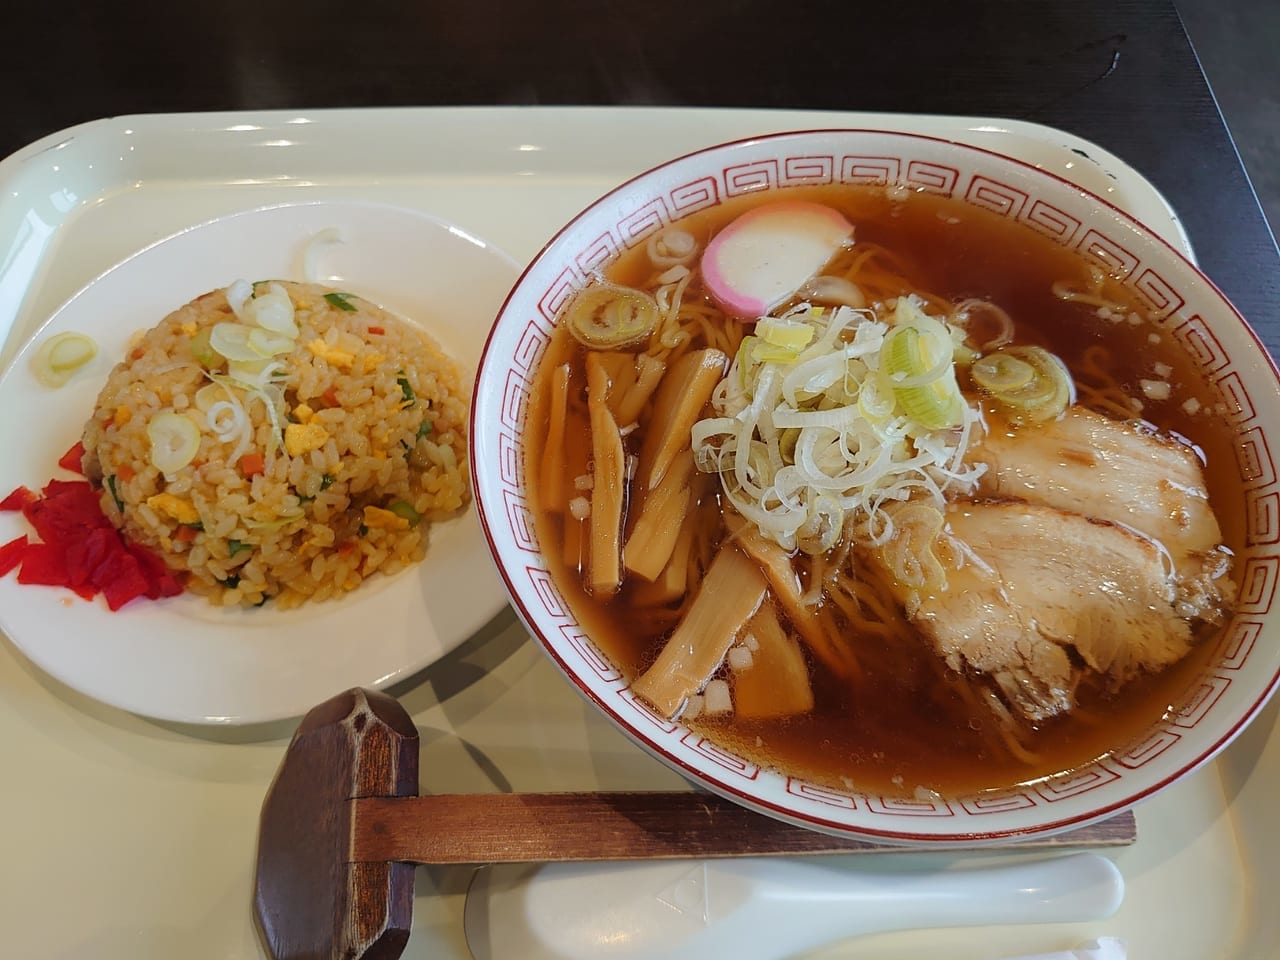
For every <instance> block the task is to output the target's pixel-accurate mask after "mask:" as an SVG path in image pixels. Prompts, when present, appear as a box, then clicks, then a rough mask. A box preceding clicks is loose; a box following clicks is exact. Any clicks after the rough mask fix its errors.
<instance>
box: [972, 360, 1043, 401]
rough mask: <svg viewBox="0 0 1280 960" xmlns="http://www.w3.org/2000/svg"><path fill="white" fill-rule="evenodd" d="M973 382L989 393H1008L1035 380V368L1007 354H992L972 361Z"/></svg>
mask: <svg viewBox="0 0 1280 960" xmlns="http://www.w3.org/2000/svg"><path fill="white" fill-rule="evenodd" d="M971 369H972V371H973V382H974V383H976V384H977V385H978V386H979V387H981V388H982V389H983V390H987V391H989V392H991V393H1009V392H1011V391H1014V390H1018V389H1020V388H1022V387H1025V386H1026V385H1027V384H1028V383H1030V382H1031V381H1032V380H1034V379H1035V376H1036V370H1035V367H1033V366H1031V364H1029V363H1027V362H1026V361H1025V360H1020V359H1018V358H1017V357H1015V356H1011V355H1010V354H1007V353H993V354H990V355H988V356H985V357H981V358H979V359H978V360H976V361H974V364H973V367H972V368H971Z"/></svg>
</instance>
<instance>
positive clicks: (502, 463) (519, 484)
mask: <svg viewBox="0 0 1280 960" xmlns="http://www.w3.org/2000/svg"><path fill="white" fill-rule="evenodd" d="M842 183H846V184H860V185H866V186H871V187H880V188H893V189H906V190H911V191H922V192H928V193H935V194H939V195H943V196H947V197H951V198H954V199H956V200H960V201H962V202H964V203H965V204H969V205H972V206H974V207H980V208H982V209H984V210H987V211H991V212H993V213H995V214H997V215H999V216H1002V217H1006V218H1010V219H1013V220H1016V221H1019V222H1020V223H1022V224H1025V225H1026V226H1027V227H1028V228H1030V229H1033V230H1035V231H1037V232H1038V233H1040V234H1042V235H1043V236H1045V237H1048V238H1049V239H1050V240H1051V241H1053V242H1054V243H1056V244H1059V245H1061V246H1063V247H1066V248H1069V249H1072V250H1075V251H1078V252H1079V253H1080V254H1081V255H1082V256H1083V257H1085V258H1088V259H1090V260H1092V261H1094V262H1096V263H1097V264H1098V265H1099V266H1101V267H1102V268H1104V269H1105V270H1106V271H1107V272H1108V273H1110V274H1113V275H1115V276H1119V277H1122V278H1123V281H1124V283H1125V284H1126V285H1127V287H1128V288H1129V289H1130V290H1131V291H1132V292H1133V294H1135V295H1136V297H1137V299H1138V300H1139V301H1140V302H1142V303H1143V304H1145V305H1146V307H1147V308H1148V313H1149V316H1150V319H1151V323H1152V324H1153V325H1154V329H1155V330H1156V331H1158V333H1159V334H1160V335H1161V336H1168V337H1170V338H1172V340H1173V341H1174V342H1176V343H1177V344H1178V345H1179V348H1180V349H1181V350H1183V351H1185V353H1186V354H1187V356H1188V357H1189V358H1190V359H1191V361H1192V362H1193V363H1194V365H1195V367H1197V368H1198V369H1199V370H1200V372H1201V373H1202V374H1203V376H1204V378H1205V380H1206V382H1207V383H1209V384H1211V385H1212V389H1213V390H1214V391H1216V393H1217V395H1218V396H1219V397H1220V403H1219V404H1218V405H1217V408H1216V411H1215V415H1216V416H1217V417H1218V419H1219V421H1220V429H1221V430H1224V431H1229V432H1230V435H1231V438H1232V439H1231V446H1232V449H1233V450H1234V452H1235V463H1234V464H1233V466H1232V469H1233V470H1234V472H1235V475H1236V476H1238V480H1239V493H1240V496H1239V498H1238V502H1233V503H1228V504H1218V505H1217V509H1218V510H1219V512H1220V513H1222V512H1226V513H1228V514H1232V516H1230V517H1228V518H1225V521H1224V523H1225V524H1226V525H1230V524H1231V523H1235V524H1236V525H1237V528H1238V529H1242V530H1243V531H1244V535H1243V538H1242V539H1243V541H1244V544H1245V546H1244V549H1243V550H1242V551H1241V552H1240V555H1238V556H1237V558H1236V565H1235V567H1234V574H1233V576H1234V578H1235V579H1236V581H1237V582H1238V583H1239V585H1240V595H1239V600H1238V604H1237V608H1236V612H1235V614H1234V616H1233V617H1232V619H1231V620H1230V621H1229V622H1228V624H1227V625H1226V627H1225V629H1223V630H1222V631H1221V633H1220V634H1219V635H1218V639H1217V640H1216V641H1215V642H1216V648H1215V651H1214V653H1213V655H1212V657H1211V659H1210V663H1209V667H1208V668H1207V669H1206V670H1205V671H1204V672H1203V673H1202V674H1201V675H1200V676H1199V677H1198V678H1197V679H1196V681H1195V682H1194V683H1192V684H1191V685H1190V687H1189V688H1188V689H1187V691H1186V693H1185V696H1184V697H1182V699H1181V700H1180V701H1178V702H1176V703H1173V704H1171V709H1170V710H1169V711H1168V712H1167V713H1166V715H1165V716H1164V718H1163V719H1161V720H1160V722H1158V723H1156V724H1155V725H1153V726H1152V727H1151V728H1150V729H1148V730H1147V731H1145V732H1144V733H1143V734H1142V735H1141V736H1139V737H1138V738H1136V739H1135V740H1134V742H1132V743H1129V744H1128V745H1126V746H1123V747H1122V748H1120V749H1119V750H1116V751H1115V752H1113V753H1111V754H1109V755H1107V756H1105V757H1103V758H1101V759H1099V760H1097V761H1095V762H1093V763H1090V764H1087V765H1085V766H1083V767H1079V768H1076V769H1073V770H1071V771H1070V772H1068V773H1064V774H1062V775H1060V776H1054V777H1050V778H1047V779H1044V780H1039V781H1037V782H1034V783H1029V784H1024V785H1021V786H1018V787H1015V788H1010V789H1001V790H995V791H987V792H982V793H980V794H975V795H972V796H964V797H956V798H949V799H937V798H924V799H901V798H897V797H886V796H877V795H873V794H869V793H861V792H858V791H857V790H848V791H837V790H832V789H830V788H828V787H825V786H818V785H816V784H813V783H809V782H806V781H804V780H802V779H799V778H796V777H790V776H787V775H785V774H783V773H779V772H776V771H774V770H771V769H766V768H763V767H761V766H760V765H759V764H757V763H754V762H752V761H750V760H747V759H745V758H743V757H740V756H737V755H735V754H734V753H733V752H731V751H729V750H726V749H725V748H723V747H721V746H718V745H717V744H715V743H713V742H711V741H709V740H707V739H706V738H705V737H704V736H702V735H700V734H698V733H696V732H694V731H692V730H690V729H689V728H688V727H686V726H684V725H682V724H681V723H679V722H676V721H670V720H667V719H664V718H662V717H659V716H657V715H655V714H654V713H653V712H652V711H651V710H649V709H648V708H647V707H646V706H645V705H644V704H643V703H641V702H639V701H638V700H637V699H636V698H635V697H634V696H633V695H632V694H631V691H630V688H629V682H628V678H627V677H626V676H624V675H623V673H622V671H620V670H619V669H618V668H617V667H616V666H615V665H614V664H613V663H612V662H611V661H610V659H609V658H608V657H607V656H606V655H605V654H604V653H602V651H601V650H600V648H599V647H598V646H597V645H596V644H595V643H594V642H593V640H592V638H591V636H590V635H589V632H588V631H587V630H586V629H584V627H583V626H582V624H581V623H580V622H579V620H578V618H577V616H576V615H575V613H574V611H573V610H572V609H571V608H570V606H569V605H568V604H567V603H566V601H565V599H564V596H563V595H562V593H561V591H560V590H559V589H558V588H557V586H556V584H555V582H554V580H553V578H552V575H551V572H550V569H549V565H548V564H547V562H546V561H545V558H544V557H543V555H542V547H541V545H540V544H539V542H538V537H537V535H536V531H535V525H534V522H533V517H532V515H531V513H530V507H529V501H528V498H527V496H526V487H525V453H524V441H523V432H524V429H525V418H526V411H527V409H528V403H529V395H530V389H531V386H532V383H533V379H534V375H535V372H536V370H537V367H538V363H539V361H540V359H541V357H542V354H543V351H544V350H545V348H546V346H547V344H548V342H549V338H550V333H551V330H552V328H553V326H554V324H555V322H556V318H557V316H558V315H559V313H560V311H561V310H562V308H563V307H564V306H565V304H566V303H567V302H568V301H569V300H570V299H571V298H572V296H573V294H574V293H575V292H576V291H577V290H578V289H580V288H581V287H582V286H583V285H584V284H585V283H586V282H587V281H588V279H589V277H590V276H591V275H592V274H593V273H595V272H598V271H601V270H602V269H603V268H604V267H606V266H607V265H608V264H610V263H611V262H612V261H613V260H615V259H616V258H617V257H618V256H619V255H621V254H622V253H624V252H625V251H627V250H630V249H632V248H634V247H636V246H637V245H639V244H643V243H644V242H645V241H646V239H647V238H648V237H649V236H650V235H651V234H653V233H654V232H655V231H658V230H660V229H663V228H664V227H666V226H667V225H669V224H670V223H672V222H673V221H676V220H679V219H680V218H682V217H684V216H686V215H688V214H691V213H694V212H696V211H700V210H704V209H707V208H710V207H713V206H716V205H719V204H721V203H724V202H726V201H727V200H729V199H731V198H733V197H736V196H738V195H740V194H744V193H748V192H755V191H768V192H770V193H775V194H778V195H780V196H785V195H786V193H787V191H788V190H790V189H791V188H794V187H798V186H811V185H823V184H842ZM1277 424H1280V391H1278V389H1277V376H1276V371H1275V368H1274V366H1273V365H1272V363H1271V361H1270V359H1269V358H1268V356H1267V352H1266V350H1265V348H1264V347H1263V346H1262V345H1261V344H1260V343H1259V341H1258V340H1257V338H1256V336H1255V335H1254V334H1253V332H1252V331H1251V330H1250V328H1249V327H1248V325H1247V324H1246V323H1245V321H1244V320H1243V318H1241V317H1240V315H1239V314H1238V313H1237V312H1236V311H1235V309H1234V308H1233V307H1232V306H1231V305H1230V304H1229V303H1228V302H1227V301H1226V300H1225V298H1224V297H1223V296H1222V295H1221V293H1220V292H1219V291H1218V290H1217V289H1216V288H1215V287H1214V286H1213V284H1212V283H1211V282H1209V281H1208V280H1207V279H1206V278H1205V277H1204V276H1203V275H1202V274H1200V273H1199V271H1198V270H1197V269H1196V268H1195V267H1194V266H1193V265H1191V264H1190V263H1189V262H1187V261H1186V260H1185V259H1184V258H1183V257H1182V256H1181V255H1180V254H1179V253H1177V252H1176V251H1175V250H1174V249H1173V248H1172V247H1170V246H1169V245H1168V244H1167V243H1165V242H1164V241H1163V240H1161V239H1159V238H1157V237H1156V236H1155V235H1154V234H1153V233H1152V232H1150V231H1148V230H1146V229H1145V228H1144V227H1142V226H1141V225H1140V224H1138V223H1137V222H1135V221H1134V220H1132V219H1131V218H1129V217H1128V216H1127V215H1126V214H1124V213H1123V212H1122V211H1120V210H1118V209H1116V208H1114V207H1112V206H1111V205H1110V204H1108V203H1107V202H1106V201H1104V200H1102V199H1100V198H1098V197H1096V196H1094V195H1092V194H1090V193H1088V192H1087V191H1084V190H1083V189H1081V188H1079V187H1077V186H1075V185H1073V184H1071V183H1069V182H1066V181H1064V180H1061V179H1059V178H1058V177H1056V176H1054V175H1051V174H1048V173H1045V172H1042V171H1040V170H1037V169H1035V168H1032V167H1030V166H1027V165H1025V164H1022V163H1021V162H1019V161H1016V160H1013V159H1010V158H1006V157H1002V156H999V155H996V154H993V153H989V152H987V151H983V150H980V149H977V148H972V147H967V146H961V145H958V144H954V143H950V142H946V141H941V140H935V139H930V138H927V137H919V136H912V135H908V134H899V133H885V132H878V131H865V130H862V131H808V132H801V133H794V134H783V135H777V136H770V137H764V138H759V139H753V140H746V141H740V142H737V143H732V144H727V145H722V146H719V147H715V148H711V149H709V150H706V151H702V152H699V153H696V154H692V155H689V156H687V157H683V158H680V159H678V160H675V161H672V162H670V163H668V164H666V165H664V166H661V167H658V168H656V169H654V170H652V171H649V172H648V173H645V174H643V175H641V176H639V177H637V178H635V179H634V180H632V181H629V182H628V183H626V184H623V185H622V186H620V187H618V188H617V189H615V190H614V191H612V192H611V193H609V194H608V195H606V196H605V197H603V198H601V199H600V200H599V201H597V202H596V203H595V204H593V205H592V206H591V207H590V208H588V209H587V210H586V211H584V212H583V213H582V214H580V215H579V216H578V217H577V218H576V219H574V220H573V221H572V222H570V223H569V224H568V225H567V226H566V227H565V228H564V229H563V230H562V231H561V232H560V233H559V234H558V235H557V236H556V237H555V238H554V239H553V240H552V241H551V242H550V243H549V244H548V245H547V246H546V247H545V248H544V250H543V251H542V252H541V254H539V256H538V257H537V258H536V259H535V260H534V261H533V263H532V264H531V265H530V266H529V267H528V268H527V270H526V271H525V273H524V275H523V277H522V278H521V280H520V281H519V283H518V284H517V286H516V287H515V288H514V290H513V291H512V293H511V294H510V296H509V298H508V300H507V303H506V305H505V307H504V308H503V311H502V312H501V314H500V315H499V317H498V320H497V323H496V324H495V326H494V329H493V331H492V333H491V335H490V338H489V342H488V344H487V346H486V349H485V353H484V356H483V359H482V362H481V368H480V374H479V377H478V380H477V385H476V390H475V400H474V403H473V422H472V476H473V478H474V482H475V484H476V488H477V494H478V496H477V502H478V505H479V509H480V514H481V520H482V524H483V526H484V529H485V532H486V535H487V537H488V539H489V543H490V547H491V549H492V551H493V554H494V557H495V559H496V561H497V563H498V566H499V569H500V573H501V575H502V577H503V579H504V581H505V583H506V586H507V589H508V591H509V593H510V594H511V597H512V599H513V602H514V605H515V607H516V609H517V611H518V612H519V614H520V616H521V617H522V618H523V620H524V621H525V623H526V625H527V626H528V628H529V629H530V631H531V633H532V635H533V636H534V637H535V638H536V639H537V640H538V642H539V643H540V644H541V646H542V647H543V649H544V650H545V651H546V653H547V654H548V655H549V656H550V657H551V658H552V660H553V661H554V662H555V663H556V664H557V665H558V666H559V667H560V669H561V670H562V671H563V672H564V673H565V675H566V677H567V678H568V679H569V680H570V682H571V683H572V684H573V686H575V687H576V688H577V689H578V690H579V691H580V693H582V694H583V695H584V696H586V697H587V698H588V699H589V700H591V701H592V702H594V703H595V704H596V705H597V706H598V707H599V708H600V709H601V710H603V711H604V713H605V714H606V715H608V716H609V717H610V718H611V719H612V720H613V721H614V722H615V723H616V724H617V725H618V726H619V727H620V728H621V729H622V730H624V731H625V732H626V733H628V734H629V735H630V736H631V737H632V738H633V739H634V740H635V741H636V742H637V743H638V744H640V745H641V746H642V747H644V748H645V749H647V750H649V751H650V752H651V753H653V754H654V755H656V756H658V757H660V758H661V759H662V760H664V761H665V762H667V763H668V764H670V765H672V766H674V767H675V768H676V769H678V770H680V771H681V772H683V773H684V774H686V775H687V776H688V777H690V778H691V779H692V780H694V781H695V782H697V783H699V784H700V785H702V786H705V787H707V788H709V789H711V790H714V791H716V792H718V793H721V794H723V795H726V796H728V797H730V798H732V799H735V800H737V801H739V802H741V803H743V804H745V805H747V806H750V807H753V808H755V809H757V810H760V811H762V812H765V813H768V814H770V815H773V816H778V817H781V818H783V819H788V820H791V821H793V822H797V823H801V824H804V825H806V826H810V827H813V828H815V829H820V830H826V831H830V832H836V833H848V834H855V835H860V836H869V837H875V838H880V839H883V840H887V841H896V842H904V843H918V842H929V843H948V842H964V843H974V842H987V841H990V842H995V841H999V840H1003V839H1009V838H1018V837H1025V836H1030V835H1037V834H1048V833H1052V832H1058V831H1062V830H1066V829H1070V828H1072V827H1076V826H1082V825H1084V824H1086V823H1089V822H1092V821H1094V820H1097V819H1100V818H1102V817H1105V816H1107V815H1109V814H1111V813H1114V812H1117V811H1119V810H1122V809H1124V808H1126V807H1128V806H1130V805H1132V804H1134V803H1135V802H1137V801H1140V800H1142V799H1144V798H1146V797H1148V796H1150V795H1151V794H1153V793H1154V792H1156V791H1157V790H1159V789H1161V788H1162V787H1164V786H1166V785H1167V784H1169V783H1171V782H1173V781H1174V780H1176V779H1178V778H1179V777H1181V776H1183V775H1185V774H1187V773H1189V772H1190V771H1192V770H1194V769H1195V768H1197V767H1198V766H1200V765H1201V764H1203V763H1205V762H1206V761H1208V760H1209V759H1211V758H1212V757H1213V756H1214V755H1215V754H1216V753H1217V752H1218V751H1219V750H1221V749H1222V748H1223V747H1224V746H1225V745H1226V744H1227V743H1228V742H1229V741H1230V740H1231V739H1232V738H1233V737H1234V736H1235V735H1236V734H1237V733H1239V732H1240V730H1241V729H1243V727H1244V726H1245V724H1247V723H1248V722H1249V720H1251V719H1252V718H1253V717H1254V716H1255V715H1256V713H1257V712H1258V711H1259V710H1260V709H1261V707H1262V705H1263V704H1264V703H1265V701H1266V699H1267V698H1268V697H1269V696H1270V694H1271V693H1272V691H1273V690H1274V688H1275V686H1276V683H1277V679H1278V677H1280V642H1278V641H1277V636H1276V627H1275V624H1274V623H1273V622H1272V620H1271V618H1270V616H1269V614H1270V609H1271V604H1272V601H1273V599H1274V596H1275V591H1276V582H1277V576H1278V574H1280V480H1278V479H1277V474H1276V467H1275V463H1274V460H1273V458H1272V454H1271V452H1270V451H1271V447H1272V446H1275V445H1276V443H1277V442H1280V438H1277V437H1276V436H1275V435H1274V434H1275V431H1276V429H1277V426H1276V425H1277Z"/></svg>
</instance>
